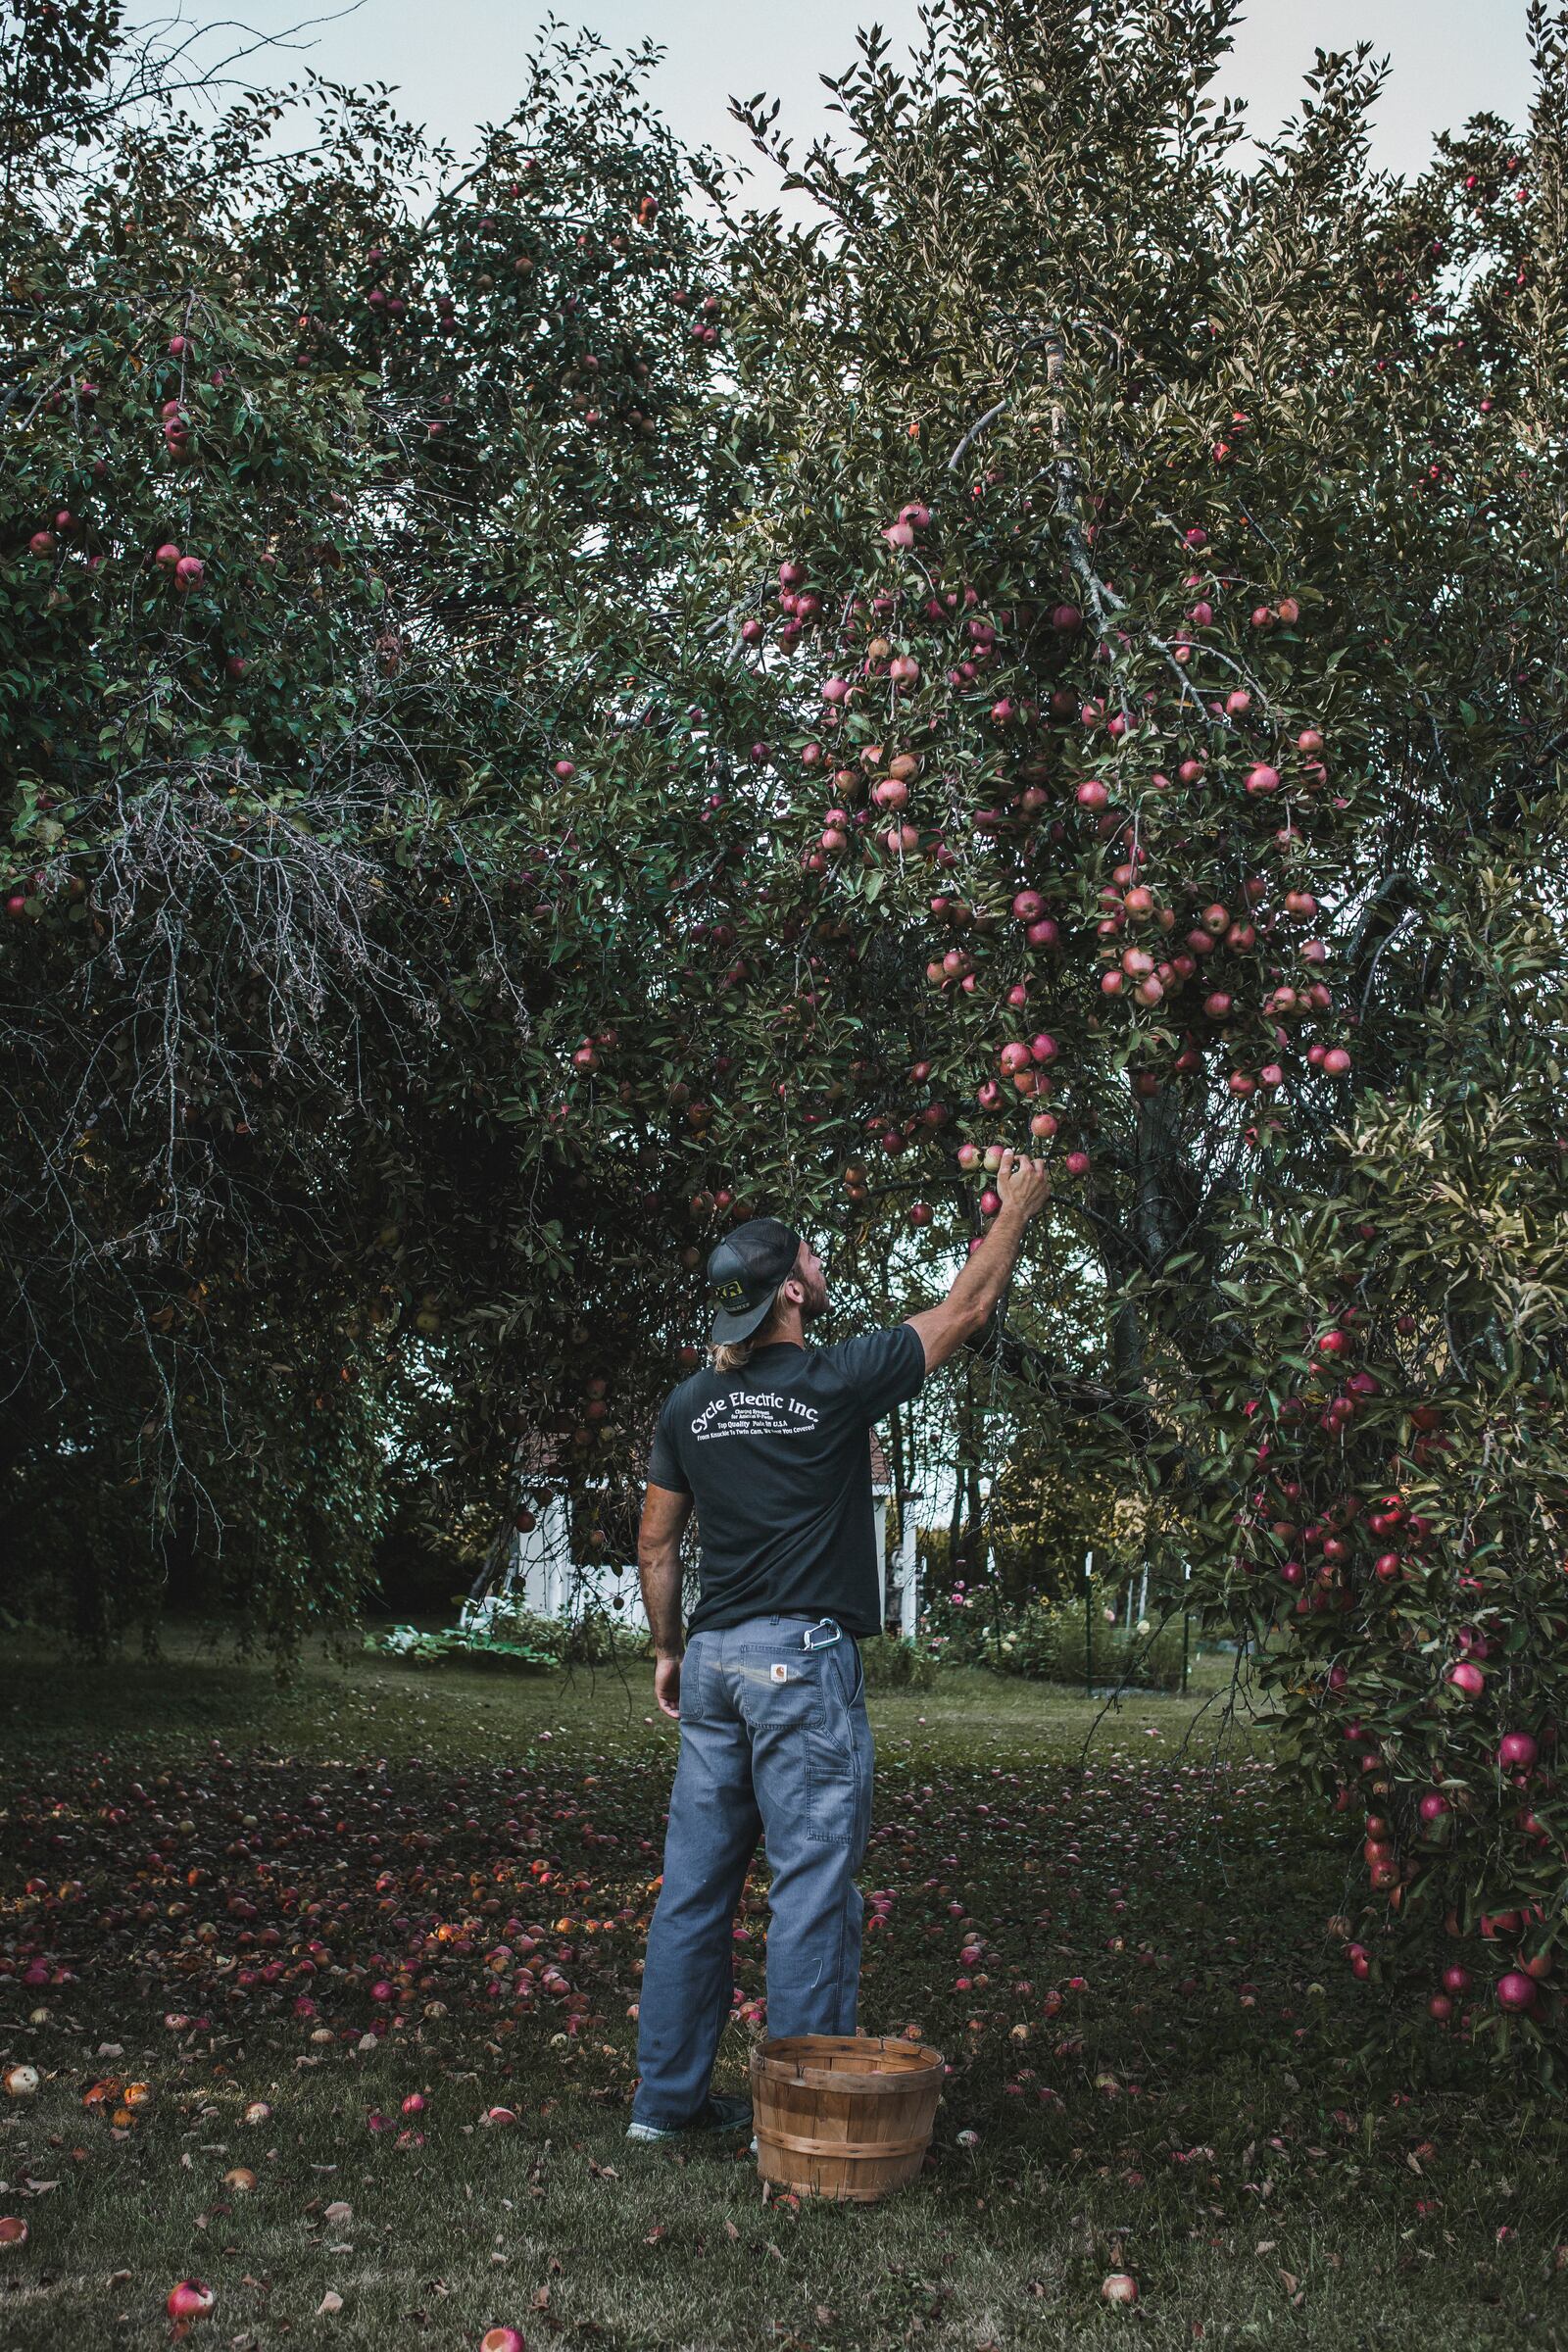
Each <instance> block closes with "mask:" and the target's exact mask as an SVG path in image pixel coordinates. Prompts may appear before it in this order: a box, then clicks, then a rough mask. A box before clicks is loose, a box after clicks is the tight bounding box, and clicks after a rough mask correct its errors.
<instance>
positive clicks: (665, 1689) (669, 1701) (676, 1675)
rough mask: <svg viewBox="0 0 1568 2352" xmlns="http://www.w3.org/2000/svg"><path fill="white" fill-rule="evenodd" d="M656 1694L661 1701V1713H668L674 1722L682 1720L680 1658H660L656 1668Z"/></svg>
mask: <svg viewBox="0 0 1568 2352" xmlns="http://www.w3.org/2000/svg"><path fill="white" fill-rule="evenodd" d="M654 1696H655V1697H656V1698H657V1699H658V1701H659V1711H660V1713H661V1714H662V1715H667V1716H668V1717H669V1719H670V1721H671V1722H672V1723H679V1721H680V1660H679V1658H661V1659H660V1661H659V1663H658V1665H657V1666H656V1667H655V1668H654Z"/></svg>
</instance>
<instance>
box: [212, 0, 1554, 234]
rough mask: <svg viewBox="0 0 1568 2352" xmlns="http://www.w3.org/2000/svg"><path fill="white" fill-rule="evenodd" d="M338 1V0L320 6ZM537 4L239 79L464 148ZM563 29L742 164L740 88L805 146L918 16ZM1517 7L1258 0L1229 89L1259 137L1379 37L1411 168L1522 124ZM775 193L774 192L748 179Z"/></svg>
mask: <svg viewBox="0 0 1568 2352" xmlns="http://www.w3.org/2000/svg"><path fill="white" fill-rule="evenodd" d="M327 4H328V5H329V4H330V0H327ZM320 6H321V0H314V5H313V0H250V5H249V6H247V7H246V8H245V9H244V12H243V17H242V20H241V21H242V22H243V23H245V24H247V25H251V26H254V27H255V28H256V29H257V30H259V31H262V32H266V33H268V34H272V35H276V34H281V33H284V32H285V31H286V30H287V29H288V28H289V27H290V26H292V25H298V24H300V23H301V21H302V20H303V19H304V18H305V17H306V16H307V15H310V14H314V13H315V10H316V8H319V7H320ZM182 13H183V14H184V17H185V20H186V22H187V23H195V24H201V23H206V22H213V23H217V22H221V21H222V20H223V19H225V18H227V16H228V11H227V10H226V9H224V8H221V7H219V6H216V5H214V4H213V0H185V6H184V10H183V12H182ZM546 13H547V12H546V10H545V8H544V7H543V6H535V5H533V4H532V0H361V4H360V5H359V6H358V7H357V8H353V9H351V10H349V11H348V12H347V13H345V14H342V15H340V16H336V17H333V18H330V19H327V18H324V17H323V18H322V20H321V21H320V22H319V23H317V24H316V25H314V26H312V27H310V28H308V29H306V30H303V31H301V32H299V33H297V34H296V35H295V38H294V41H293V42H292V43H291V44H290V46H289V47H287V48H279V49H276V50H273V51H271V52H270V53H267V54H264V56H263V57H262V58H261V59H258V60H256V61H254V62H253V63H252V65H251V66H250V67H249V69H248V71H249V73H251V75H252V76H253V78H255V79H257V80H267V81H273V80H278V81H283V80H287V79H289V78H290V77H291V75H292V74H294V73H298V72H299V71H300V70H301V68H302V67H303V66H305V65H309V66H311V67H314V68H315V69H316V71H318V72H319V73H325V74H327V75H329V76H330V77H331V78H332V79H334V80H339V81H350V82H365V81H385V82H390V83H392V84H393V85H394V86H395V87H397V88H398V90H399V91H400V92H401V104H402V109H403V111H404V112H405V113H407V114H409V115H411V116H413V117H414V118H415V119H416V120H418V121H422V122H424V123H428V124H429V125H430V126H431V128H432V129H434V130H435V131H436V132H437V133H439V134H440V135H442V136H444V137H446V138H448V139H449V140H451V141H452V142H453V143H454V144H455V145H456V146H457V148H458V150H459V152H460V153H461V152H463V151H464V149H465V148H466V144H467V134H468V132H469V131H470V129H471V128H472V126H473V125H474V124H475V123H480V122H485V121H490V122H496V121H499V120H501V119H502V118H503V117H504V116H505V115H506V114H507V112H508V111H509V108H510V105H511V103H512V101H513V99H514V98H515V94H516V92H517V91H518V90H519V89H520V87H521V83H522V60H523V58H524V57H525V55H526V53H527V51H528V49H529V47H530V45H531V42H532V38H533V34H534V30H535V28H536V26H537V25H539V23H540V22H541V20H542V19H543V17H544V15H545V14H546ZM559 13H560V14H561V15H562V16H563V17H564V20H565V22H566V23H567V24H569V25H573V26H577V25H589V26H591V27H592V28H593V29H594V30H595V31H596V32H599V33H601V34H602V35H603V36H604V37H605V39H606V40H608V41H609V42H610V43H611V44H612V45H613V47H616V48H624V47H626V46H628V45H629V44H631V43H632V42H634V41H636V40H639V39H641V38H642V37H644V36H645V35H646V36H647V37H649V38H651V39H653V40H656V41H658V42H659V43H660V44H662V47H663V48H664V50H665V52H666V56H665V61H664V64H663V65H662V68H661V69H660V72H659V74H658V76H657V78H656V80H655V83H654V85H653V86H654V91H655V94H656V96H657V99H658V102H659V104H660V106H661V108H662V112H663V114H664V116H665V117H666V119H667V120H668V122H669V123H671V124H672V126H673V128H674V129H675V131H676V132H677V133H678V134H679V136H680V137H682V138H683V139H684V140H685V141H686V142H687V144H688V145H699V144H707V145H710V146H712V147H715V148H717V149H718V151H719V152H720V153H721V154H724V155H729V156H738V155H740V154H741V153H742V150H743V148H744V146H745V142H744V140H743V138H742V135H741V132H740V129H739V125H738V124H736V123H732V122H731V121H730V120H729V116H728V100H729V97H730V95H731V94H732V93H734V94H736V95H739V96H741V97H743V98H750V97H752V96H754V95H755V94H756V93H757V92H758V91H760V90H761V91H766V92H767V93H768V95H769V96H770V97H778V98H782V100H783V102H784V105H783V113H782V115H781V117H780V123H779V127H780V128H781V129H782V128H785V127H786V126H789V127H792V128H793V129H794V130H795V132H796V133H797V134H798V138H797V153H799V152H800V150H801V145H802V144H804V143H805V140H806V138H808V137H809V134H811V133H813V132H815V131H816V130H817V129H819V128H820V127H822V126H823V124H824V122H825V116H824V111H823V101H824V99H825V93H824V92H823V90H822V88H821V85H820V83H819V82H818V80H817V78H816V77H817V75H818V73H842V72H843V70H844V68H845V67H846V66H847V65H849V64H850V63H851V61H852V59H853V57H854V43H855V29H856V27H857V25H860V24H863V23H866V22H868V21H869V22H876V23H880V24H881V25H882V26H883V27H884V29H885V30H886V31H887V32H888V33H889V34H890V35H891V36H892V38H893V41H894V49H895V55H897V53H898V50H899V48H900V46H901V42H902V39H903V37H904V36H906V35H907V32H908V31H910V30H912V28H913V26H914V25H915V23H916V15H915V7H914V5H913V0H880V5H877V4H875V0H872V4H871V5H866V6H859V5H857V4H856V0H766V4H762V0H716V4H715V0H580V5H578V6H572V5H571V4H570V0H560V9H559ZM1524 26H1525V0H1251V6H1250V9H1249V11H1248V13H1247V17H1246V19H1245V21H1244V23H1243V24H1242V25H1241V26H1240V28H1239V30H1238V33H1237V36H1236V48H1235V52H1234V55H1233V57H1232V60H1231V66H1230V71H1229V73H1227V75H1226V76H1225V79H1224V81H1223V82H1222V84H1221V86H1222V88H1224V89H1227V90H1229V91H1231V92H1233V93H1234V94H1235V95H1237V96H1239V97H1245V98H1246V99H1247V101H1248V104H1249V112H1250V118H1251V121H1252V123H1253V124H1254V126H1255V128H1256V130H1257V132H1258V134H1259V135H1266V134H1267V132H1269V131H1271V130H1273V129H1274V128H1276V127H1277V126H1278V124H1279V123H1281V122H1283V121H1284V119H1285V118H1286V116H1288V115H1289V114H1291V113H1292V112H1294V110H1295V107H1296V105H1297V102H1298V99H1299V92H1300V80H1301V75H1302V73H1304V72H1305V71H1306V70H1307V69H1308V68H1309V67H1310V65H1311V63H1312V54H1313V51H1314V50H1315V49H1318V48H1323V49H1348V48H1350V47H1352V46H1353V45H1354V44H1355V43H1356V42H1357V41H1358V40H1368V41H1371V42H1372V44H1373V47H1374V50H1375V52H1376V54H1378V55H1380V56H1382V55H1387V56H1388V57H1389V58H1390V60H1391V62H1392V67H1393V73H1392V78H1391V81H1390V85H1389V87H1388V89H1387V90H1386V92H1385V95H1384V98H1383V102H1382V105H1381V107H1380V109H1379V115H1378V121H1377V137H1376V144H1375V149H1374V153H1375V160H1376V161H1377V162H1378V163H1379V164H1381V165H1382V166H1384V167H1385V168H1386V169H1388V170H1391V171H1399V172H1403V171H1412V170H1415V169H1417V168H1418V167H1419V166H1420V164H1421V162H1422V161H1423V160H1424V157H1425V155H1426V152H1427V145H1428V140H1429V137H1430V134H1431V133H1432V132H1433V131H1434V130H1437V129H1453V130H1457V129H1458V128H1460V127H1461V125H1462V124H1463V123H1464V122H1465V120H1466V119H1467V117H1469V116H1470V115H1472V114H1475V113H1477V112H1481V111H1489V112H1491V113H1494V114H1498V115H1501V116H1502V117H1503V118H1504V119H1506V120H1511V121H1513V122H1515V123H1522V122H1523V119H1524V116H1525V113H1526V111H1527V107H1528V103H1529V68H1528V61H1527V57H1526V51H1525V31H1524ZM757 197H758V200H759V201H765V202H770V201H771V200H772V199H771V190H770V189H768V188H766V187H765V185H759V186H758V189H757Z"/></svg>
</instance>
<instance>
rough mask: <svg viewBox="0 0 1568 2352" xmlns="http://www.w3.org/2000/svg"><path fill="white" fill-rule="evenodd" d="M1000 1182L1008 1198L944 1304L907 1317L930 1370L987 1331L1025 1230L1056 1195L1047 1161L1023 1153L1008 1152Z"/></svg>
mask: <svg viewBox="0 0 1568 2352" xmlns="http://www.w3.org/2000/svg"><path fill="white" fill-rule="evenodd" d="M996 1185H997V1191H998V1192H999V1193H1000V1194H1001V1196H1002V1206H1001V1208H1000V1209H998V1211H997V1215H996V1221H995V1223H994V1224H993V1225H992V1228H991V1231H990V1232H989V1233H988V1234H987V1235H986V1237H985V1239H984V1241H983V1242H982V1243H981V1244H980V1247H979V1249H978V1250H974V1251H973V1253H972V1254H971V1256H970V1258H969V1261H968V1263H967V1265H965V1266H963V1267H962V1268H961V1269H960V1270H959V1273H958V1277H957V1280H956V1282H955V1283H954V1286H953V1288H952V1290H951V1291H950V1292H949V1293H948V1295H947V1297H946V1299H943V1301H942V1304H941V1305H940V1306H931V1307H927V1308H926V1310H925V1312H924V1313H923V1314H918V1315H907V1316H906V1317H905V1320H906V1322H907V1323H908V1324H910V1325H911V1327H912V1328H913V1329H914V1330H915V1331H917V1332H918V1333H919V1335H920V1345H921V1347H922V1348H924V1349H925V1368H926V1370H927V1371H928V1372H934V1371H935V1370H936V1368H937V1366H938V1365H939V1364H945V1363H946V1362H947V1360H948V1358H949V1356H950V1355H954V1354H956V1351H957V1350H958V1348H961V1347H962V1346H963V1345H964V1343H965V1342H966V1341H968V1340H972V1339H975V1338H977V1337H978V1336H979V1334H980V1333H981V1332H982V1331H983V1330H984V1329H985V1325H986V1319H987V1317H988V1316H989V1315H990V1313H991V1310H992V1308H993V1307H994V1306H995V1305H996V1303H997V1300H998V1299H1000V1298H1001V1297H1002V1294H1003V1292H1004V1291H1005V1289H1006V1287H1007V1277H1008V1276H1009V1275H1010V1274H1011V1272H1012V1269H1013V1267H1014V1265H1015V1264H1016V1263H1017V1259H1018V1251H1019V1250H1020V1248H1021V1247H1022V1245H1023V1229H1024V1227H1025V1226H1026V1225H1027V1224H1028V1222H1029V1220H1030V1218H1031V1217H1032V1216H1034V1215H1035V1214H1036V1212H1037V1211H1038V1210H1039V1209H1041V1208H1043V1207H1044V1206H1045V1203H1046V1201H1048V1200H1049V1199H1050V1198H1051V1185H1050V1182H1049V1180H1048V1178H1047V1175H1046V1163H1045V1161H1044V1160H1043V1159H1029V1158H1027V1157H1026V1156H1025V1154H1024V1153H1023V1152H1004V1154H1003V1158H1002V1165H1001V1166H1000V1167H999V1168H998V1170H997V1175H996Z"/></svg>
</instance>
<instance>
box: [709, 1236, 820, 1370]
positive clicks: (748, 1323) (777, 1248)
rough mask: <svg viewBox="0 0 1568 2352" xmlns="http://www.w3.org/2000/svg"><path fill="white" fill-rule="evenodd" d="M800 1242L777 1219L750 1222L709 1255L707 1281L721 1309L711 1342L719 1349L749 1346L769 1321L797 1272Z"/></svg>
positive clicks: (717, 1313) (799, 1238)
mask: <svg viewBox="0 0 1568 2352" xmlns="http://www.w3.org/2000/svg"><path fill="white" fill-rule="evenodd" d="M800 1254H801V1237H800V1235H799V1234H798V1233H797V1232H796V1231H795V1229H794V1227H793V1226H791V1225H783V1224H781V1223H780V1222H779V1220H778V1218H777V1217H748V1219H747V1221H746V1223H745V1224H744V1225H737V1226H736V1227H735V1230H734V1232H733V1233H726V1234H725V1236H724V1239H723V1240H722V1241H721V1242H720V1243H718V1244H717V1246H716V1247H715V1248H714V1249H713V1250H712V1251H711V1254H710V1256H709V1260H708V1279H709V1282H710V1283H711V1286H712V1291H713V1296H714V1297H715V1299H717V1300H718V1307H717V1310H716V1312H715V1314H714V1316H713V1326H712V1329H711V1332H710V1333H709V1335H708V1336H709V1339H710V1341H711V1345H712V1346H713V1347H715V1348H733V1347H735V1346H737V1345H738V1343H739V1342H740V1341H742V1340H749V1339H750V1338H751V1336H752V1334H753V1332H754V1331H756V1330H757V1328H758V1326H759V1325H760V1324H761V1323H764V1322H765V1321H766V1320H767V1314H768V1309H769V1308H770V1307H771V1306H772V1303H773V1300H774V1298H775V1297H776V1295H777V1292H778V1286H779V1284H780V1283H781V1282H782V1281H783V1280H784V1278H785V1276H786V1275H788V1274H793V1273H794V1271H795V1261H796V1259H797V1258H798V1257H799V1256H800Z"/></svg>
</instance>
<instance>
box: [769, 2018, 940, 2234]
mask: <svg viewBox="0 0 1568 2352" xmlns="http://www.w3.org/2000/svg"><path fill="white" fill-rule="evenodd" d="M941 2096H942V2054H941V2052H940V2051H939V2050H928V2049H926V2048H924V2047H923V2046H922V2045H921V2044H920V2043H918V2042H912V2041H895V2040H892V2039H890V2038H888V2037H886V2036H880V2037H879V2036H875V2035H872V2034H793V2035H791V2036H789V2037H787V2038H785V2039H783V2040H775V2041H763V2042H760V2043H759V2044H758V2046H757V2047H756V2048H755V2049H754V2050H753V2052H752V2128H753V2130H754V2131H756V2133H757V2169H758V2171H759V2172H760V2174H761V2176H762V2179H763V2180H770V2181H772V2182H774V2183H775V2184H776V2185H777V2186H778V2187H780V2188H792V2189H794V2190H795V2191H796V2192H797V2194H799V2195H803V2196H813V2197H834V2198H840V2199H846V2200H850V2201H852V2202H854V2203H856V2204H859V2205H870V2204H874V2203H875V2201H876V2199H877V2198H878V2197H886V2196H889V2195H891V2194H892V2192H893V2190H894V2189H896V2188H903V2187H904V2185H905V2184H906V2182H907V2181H909V2180H913V2179H914V2178H915V2175H916V2174H917V2173H918V2172H919V2170H920V2166H921V2164H922V2163H923V2161H924V2159H925V2152H926V2149H927V2148H928V2147H929V2145H930V2143H931V2127H932V2125H933V2124H934V2123H935V2121H936V2113H937V2101H938V2099H939V2098H940V2097H941Z"/></svg>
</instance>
